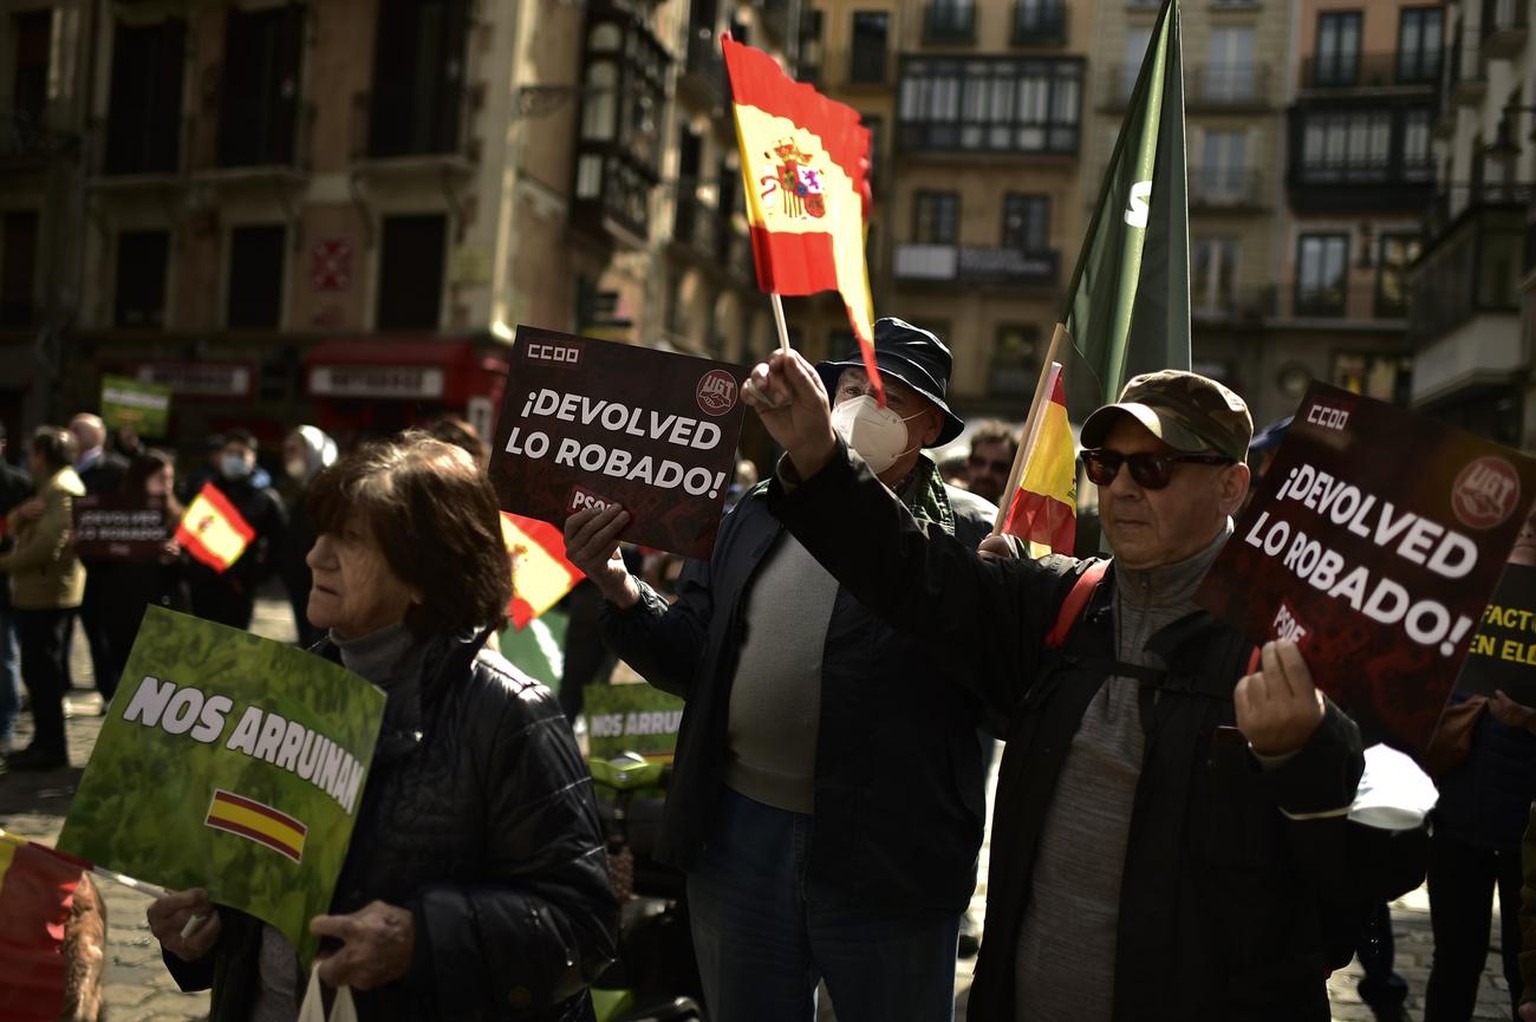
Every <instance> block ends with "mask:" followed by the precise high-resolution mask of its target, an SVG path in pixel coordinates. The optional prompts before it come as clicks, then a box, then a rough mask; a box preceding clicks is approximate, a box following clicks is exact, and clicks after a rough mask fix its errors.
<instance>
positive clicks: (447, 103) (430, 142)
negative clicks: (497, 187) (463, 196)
mask: <svg viewBox="0 0 1536 1022" xmlns="http://www.w3.org/2000/svg"><path fill="white" fill-rule="evenodd" d="M470 105H471V104H470V90H468V89H464V88H446V89H444V90H442V96H441V99H440V101H439V102H437V103H430V102H427V101H425V100H423V99H420V98H418V97H415V96H411V95H406V94H404V93H399V92H396V93H394V94H389V95H386V94H380V93H377V92H360V93H357V94H356V95H355V96H353V97H352V146H351V155H352V160H353V162H355V163H367V164H381V163H386V162H388V163H393V164H397V165H401V166H415V165H420V166H424V167H425V166H431V167H442V168H443V169H451V170H456V171H459V172H463V173H467V172H468V171H469V170H470V169H471V165H472V164H473V162H474V161H475V160H476V159H477V158H478V155H479V154H478V152H477V151H476V149H475V147H473V146H472V145H471V144H470V140H469V133H468V131H467V130H466V128H467V124H468V122H469V114H470Z"/></svg>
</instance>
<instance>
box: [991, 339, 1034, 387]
mask: <svg viewBox="0 0 1536 1022" xmlns="http://www.w3.org/2000/svg"><path fill="white" fill-rule="evenodd" d="M996 340H997V343H996V345H995V346H994V347H993V349H992V373H991V381H990V382H991V387H992V393H993V395H994V396H997V397H1027V396H1028V395H1030V394H1033V393H1034V392H1035V384H1036V383H1037V382H1038V377H1039V375H1040V327H1039V326H1038V325H1036V324H1034V323H999V324H998V325H997V338H996Z"/></svg>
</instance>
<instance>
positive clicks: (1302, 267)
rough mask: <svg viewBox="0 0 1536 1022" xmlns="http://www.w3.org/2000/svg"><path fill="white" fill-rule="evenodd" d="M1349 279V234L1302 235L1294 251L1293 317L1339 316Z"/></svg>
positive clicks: (1342, 310) (1341, 313) (1342, 309)
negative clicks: (1294, 305)
mask: <svg viewBox="0 0 1536 1022" xmlns="http://www.w3.org/2000/svg"><path fill="white" fill-rule="evenodd" d="M1348 277H1349V235H1347V234H1303V235H1302V236H1301V239H1300V241H1299V242H1298V243H1297V250H1296V314H1297V315H1298V316H1341V315H1343V314H1344V298H1345V295H1344V286H1345V284H1346V283H1347V281H1348Z"/></svg>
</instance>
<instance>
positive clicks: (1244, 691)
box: [1232, 639, 1326, 756]
mask: <svg viewBox="0 0 1536 1022" xmlns="http://www.w3.org/2000/svg"><path fill="white" fill-rule="evenodd" d="M1261 663H1262V669H1261V670H1260V671H1259V673H1257V674H1249V675H1246V676H1244V677H1243V678H1240V679H1239V680H1238V682H1237V689H1236V690H1235V691H1234V692H1233V693H1232V703H1233V705H1234V706H1235V707H1236V709H1237V727H1238V730H1239V731H1241V732H1242V733H1243V737H1245V738H1247V739H1248V744H1249V745H1250V746H1252V747H1253V751H1254V752H1256V753H1258V754H1259V755H1261V756H1284V755H1287V754H1289V753H1292V752H1295V751H1297V750H1298V749H1300V748H1301V747H1302V746H1303V745H1306V744H1307V742H1308V740H1310V739H1311V737H1312V733H1313V732H1314V731H1316V730H1317V728H1318V725H1319V724H1321V723H1322V722H1323V714H1324V713H1325V712H1326V708H1325V704H1324V702H1323V694H1322V693H1321V692H1319V691H1318V690H1317V686H1316V685H1314V684H1312V672H1311V671H1310V670H1308V669H1307V662H1306V661H1305V660H1303V659H1302V658H1301V650H1299V649H1297V648H1296V643H1294V642H1292V641H1291V640H1290V639H1280V640H1278V641H1275V642H1266V643H1265V644H1264V649H1263V653H1262V655H1261Z"/></svg>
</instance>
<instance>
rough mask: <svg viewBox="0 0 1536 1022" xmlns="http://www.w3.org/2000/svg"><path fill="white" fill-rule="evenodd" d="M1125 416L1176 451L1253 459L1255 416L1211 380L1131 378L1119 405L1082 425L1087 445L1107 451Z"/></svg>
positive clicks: (1177, 375)
mask: <svg viewBox="0 0 1536 1022" xmlns="http://www.w3.org/2000/svg"><path fill="white" fill-rule="evenodd" d="M1122 414H1124V415H1129V416H1131V417H1132V418H1134V419H1135V420H1136V421H1137V422H1139V423H1141V424H1142V425H1143V426H1145V427H1147V429H1148V430H1149V431H1150V432H1151V433H1152V435H1153V436H1156V437H1159V438H1161V439H1162V441H1163V442H1164V443H1166V444H1168V445H1169V446H1170V447H1173V448H1175V449H1176V450H1180V451H1185V452H1190V453H1192V452H1195V451H1209V450H1215V451H1218V452H1220V453H1221V454H1225V455H1226V456H1227V457H1229V458H1231V459H1232V460H1233V461H1242V460H1244V459H1245V458H1246V457H1247V456H1248V441H1249V439H1251V438H1252V436H1253V416H1251V415H1249V414H1248V405H1247V404H1246V403H1245V402H1244V401H1243V399H1242V398H1240V397H1238V396H1237V395H1236V394H1234V393H1233V392H1232V391H1230V390H1228V389H1227V388H1226V387H1224V386H1222V385H1221V384H1220V383H1217V382H1216V381H1215V380H1213V379H1211V378H1210V377H1208V376H1201V375H1200V374H1199V373H1186V372H1183V371H1181V370H1178V369H1163V370H1161V371H1159V372H1155V373H1143V374H1142V375H1140V376H1137V377H1134V378H1132V380H1131V382H1129V383H1127V384H1126V385H1125V389H1124V390H1122V391H1121V392H1120V400H1119V401H1117V402H1116V403H1114V404H1112V405H1105V406H1104V407H1103V408H1100V409H1099V410H1098V411H1096V412H1094V413H1093V414H1092V415H1090V416H1088V421H1086V422H1084V423H1083V433H1082V441H1083V446H1084V447H1100V446H1102V445H1103V443H1104V438H1105V437H1106V436H1108V435H1109V431H1110V428H1111V427H1112V426H1114V424H1115V420H1116V419H1117V418H1119V417H1120V416H1121V415H1122Z"/></svg>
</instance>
